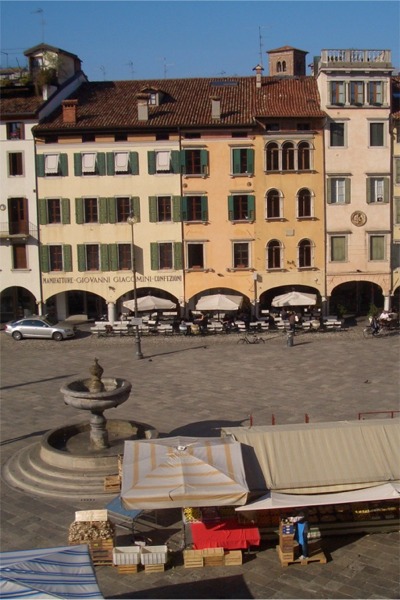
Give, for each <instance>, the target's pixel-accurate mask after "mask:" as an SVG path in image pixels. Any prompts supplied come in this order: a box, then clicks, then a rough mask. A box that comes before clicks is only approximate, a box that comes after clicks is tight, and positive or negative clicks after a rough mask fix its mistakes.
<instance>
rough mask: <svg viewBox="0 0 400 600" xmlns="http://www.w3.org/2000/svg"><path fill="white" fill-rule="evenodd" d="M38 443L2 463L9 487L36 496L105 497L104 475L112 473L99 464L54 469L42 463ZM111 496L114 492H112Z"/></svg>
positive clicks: (5, 479) (108, 494)
mask: <svg viewBox="0 0 400 600" xmlns="http://www.w3.org/2000/svg"><path fill="white" fill-rule="evenodd" d="M40 450H41V444H40V443H35V444H32V445H30V446H26V447H25V448H23V449H22V450H20V451H19V452H16V453H15V454H14V455H13V456H12V457H11V458H10V460H9V461H8V462H7V463H6V464H5V466H4V468H3V472H2V476H3V479H4V481H5V482H6V483H7V484H8V485H10V486H11V487H13V488H16V489H19V490H22V491H24V492H30V493H32V494H33V495H39V496H55V497H60V496H63V497H70V498H93V497H99V498H107V497H109V496H110V493H109V492H105V491H104V478H105V477H106V475H112V474H115V473H116V472H117V469H114V470H113V471H112V472H110V470H109V469H108V470H107V469H104V468H102V467H98V468H93V467H92V466H91V467H90V470H88V471H85V470H83V469H77V468H71V469H66V468H62V469H61V468H58V467H56V466H54V465H51V464H49V463H47V462H45V461H44V460H43V459H42V457H41V454H40ZM113 495H114V496H115V492H113Z"/></svg>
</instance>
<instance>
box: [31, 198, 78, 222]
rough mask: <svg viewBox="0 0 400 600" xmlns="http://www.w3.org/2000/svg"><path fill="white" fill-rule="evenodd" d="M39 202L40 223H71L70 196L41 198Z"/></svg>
mask: <svg viewBox="0 0 400 600" xmlns="http://www.w3.org/2000/svg"><path fill="white" fill-rule="evenodd" d="M38 203H39V223H40V225H49V224H50V225H51V224H57V223H62V224H63V225H68V224H69V223H71V215H70V201H69V198H39V200H38Z"/></svg>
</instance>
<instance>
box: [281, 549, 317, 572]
mask: <svg viewBox="0 0 400 600" xmlns="http://www.w3.org/2000/svg"><path fill="white" fill-rule="evenodd" d="M276 549H277V552H278V555H279V560H280V561H281V565H282V567H288V566H289V565H294V564H298V565H302V566H304V565H308V564H309V563H320V564H323V565H325V564H326V556H325V554H324V553H323V552H322V551H320V552H317V553H315V554H313V555H312V556H309V557H308V558H303V559H300V558H296V559H295V558H294V557H293V559H290V560H288V559H285V558H284V556H285V555H284V554H283V553H282V551H281V549H280V548H279V546H276Z"/></svg>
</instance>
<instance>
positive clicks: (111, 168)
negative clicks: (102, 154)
mask: <svg viewBox="0 0 400 600" xmlns="http://www.w3.org/2000/svg"><path fill="white" fill-rule="evenodd" d="M106 157H107V175H115V159H114V152H107V154H106Z"/></svg>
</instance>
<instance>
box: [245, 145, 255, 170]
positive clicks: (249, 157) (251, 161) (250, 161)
mask: <svg viewBox="0 0 400 600" xmlns="http://www.w3.org/2000/svg"><path fill="white" fill-rule="evenodd" d="M247 172H248V173H251V175H253V174H254V150H253V148H249V149H248V150H247Z"/></svg>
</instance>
